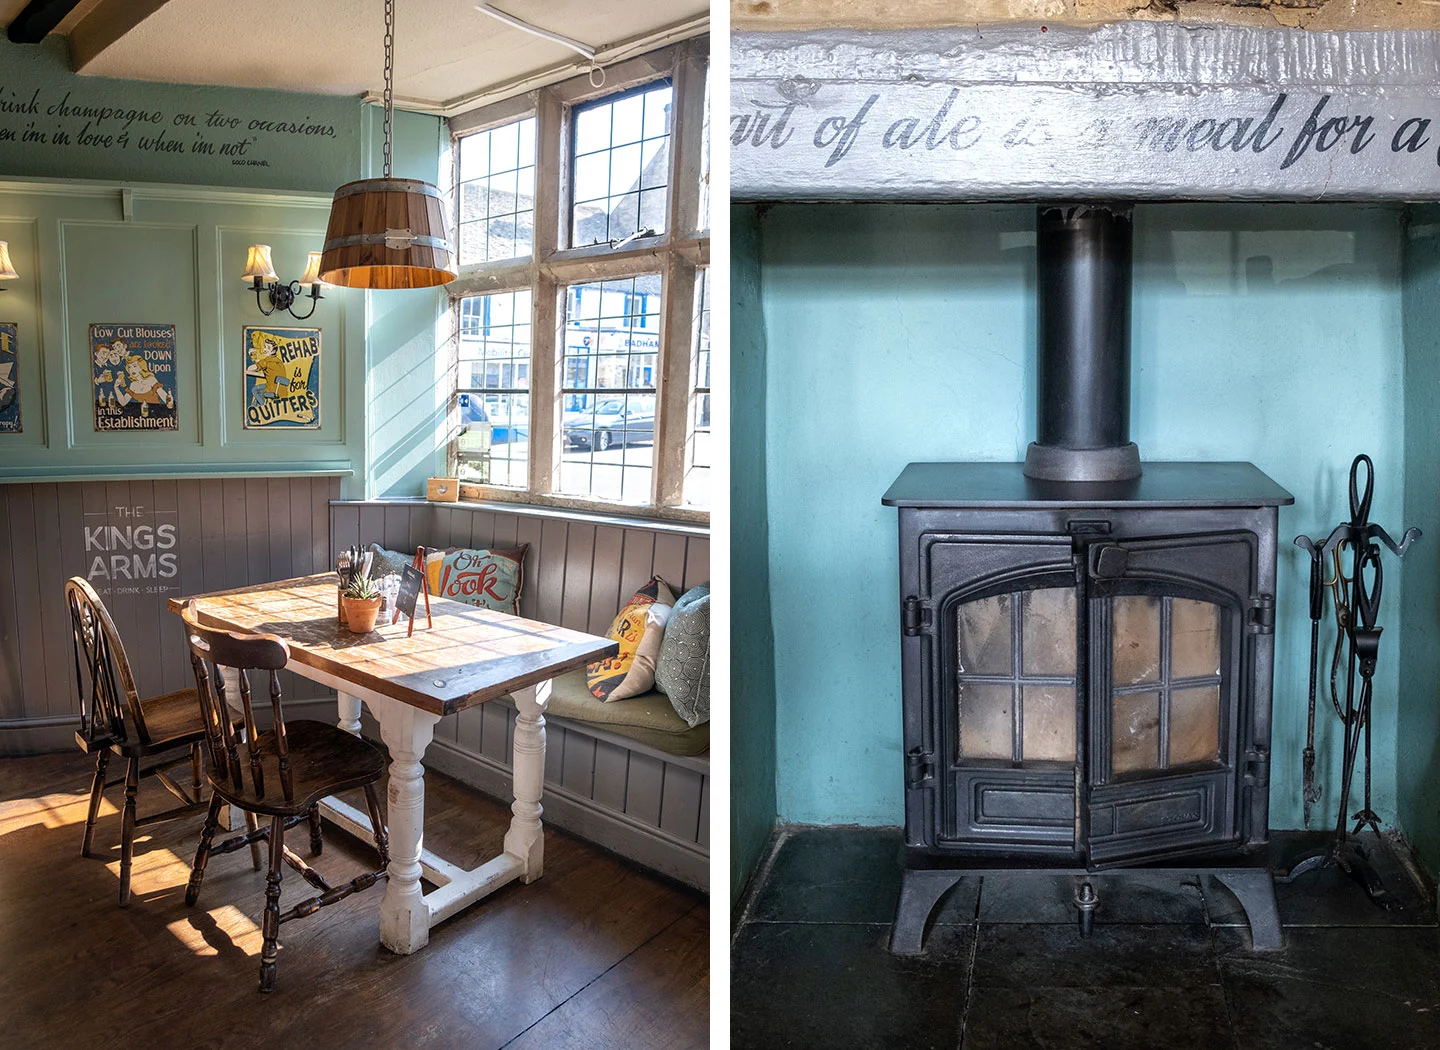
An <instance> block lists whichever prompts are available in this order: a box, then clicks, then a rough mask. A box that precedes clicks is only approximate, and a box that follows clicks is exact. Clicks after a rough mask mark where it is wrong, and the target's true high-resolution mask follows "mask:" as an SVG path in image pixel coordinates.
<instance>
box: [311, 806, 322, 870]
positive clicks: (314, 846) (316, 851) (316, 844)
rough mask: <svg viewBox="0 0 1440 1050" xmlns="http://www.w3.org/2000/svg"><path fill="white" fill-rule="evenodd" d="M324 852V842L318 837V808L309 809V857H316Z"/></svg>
mask: <svg viewBox="0 0 1440 1050" xmlns="http://www.w3.org/2000/svg"><path fill="white" fill-rule="evenodd" d="M324 850H325V840H324V839H323V838H321V837H320V806H319V805H318V804H317V805H314V806H311V807H310V856H312V857H318V856H320V854H321V853H322V852H324Z"/></svg>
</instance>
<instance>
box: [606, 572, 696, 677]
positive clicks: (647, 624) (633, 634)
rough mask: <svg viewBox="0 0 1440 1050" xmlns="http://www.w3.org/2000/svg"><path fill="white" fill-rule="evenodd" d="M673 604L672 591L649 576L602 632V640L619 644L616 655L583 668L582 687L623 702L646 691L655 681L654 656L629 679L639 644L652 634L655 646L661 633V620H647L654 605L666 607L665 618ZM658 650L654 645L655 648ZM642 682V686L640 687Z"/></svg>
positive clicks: (663, 629)
mask: <svg viewBox="0 0 1440 1050" xmlns="http://www.w3.org/2000/svg"><path fill="white" fill-rule="evenodd" d="M674 604H675V592H674V591H672V590H671V589H670V586H669V584H667V583H666V582H665V581H664V580H662V579H661V578H660V577H659V576H652V577H650V582H649V583H647V584H646V585H645V586H644V587H641V588H640V589H639V590H638V591H636V592H635V593H634V594H633V595H631V597H630V600H629V601H628V602H626V603H625V607H624V608H623V609H621V610H620V612H619V613H618V614H617V615H616V617H615V620H614V622H613V623H611V624H610V629H609V630H608V631H606V632H605V637H606V638H609V639H610V640H611V641H615V642H619V643H620V652H618V653H617V654H615V655H614V656H611V657H607V658H606V659H604V660H600V661H598V662H597V663H593V664H589V665H587V666H586V668H585V679H586V684H588V685H589V686H590V692H591V693H593V694H594V695H595V696H597V697H599V698H600V699H601V700H623V699H624V698H625V697H627V696H639V695H640V694H641V693H643V692H645V691H647V690H648V689H649V688H650V686H651V684H652V683H653V682H654V680H655V670H654V664H653V660H654V656H649V657H648V661H650V666H649V668H648V670H647V669H646V668H645V667H644V666H642V667H641V669H640V671H639V673H638V674H637V676H636V679H635V681H634V682H633V683H632V682H630V680H629V676H630V674H631V673H632V669H633V668H634V666H635V662H636V655H637V653H638V652H639V650H640V645H641V643H642V642H644V641H645V640H646V638H647V637H648V636H649V635H650V634H651V633H652V632H654V634H655V635H656V641H657V643H658V642H659V638H660V636H661V635H663V633H664V631H665V619H663V618H657V619H658V624H656V623H654V622H652V621H651V618H650V610H651V608H652V607H653V606H656V605H663V606H666V611H665V614H664V615H665V617H668V616H669V615H670V613H669V607H670V606H673V605H674ZM658 648H659V646H658V644H657V646H656V649H657V650H658ZM647 676H648V680H646V679H647ZM642 681H643V682H644V684H643V685H642V684H640V683H641V682H642ZM622 688H623V689H624V691H623V692H621V690H622Z"/></svg>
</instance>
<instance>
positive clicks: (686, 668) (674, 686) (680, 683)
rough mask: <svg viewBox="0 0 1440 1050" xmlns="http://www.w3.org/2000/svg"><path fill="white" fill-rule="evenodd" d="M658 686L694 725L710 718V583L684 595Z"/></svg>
mask: <svg viewBox="0 0 1440 1050" xmlns="http://www.w3.org/2000/svg"><path fill="white" fill-rule="evenodd" d="M655 688H656V689H658V690H659V691H660V692H662V693H664V694H665V695H666V696H668V697H669V698H670V703H672V704H674V705H675V713H676V714H678V715H679V716H680V717H681V718H683V719H685V721H686V723H687V724H688V725H690V726H697V725H699V724H700V723H701V722H707V721H709V719H710V585H709V584H708V583H702V584H700V585H699V586H698V587H692V588H690V590H688V591H686V592H685V593H684V594H682V595H681V596H680V600H679V601H678V602H676V603H675V610H674V612H672V613H671V614H670V622H669V623H668V624H666V626H665V640H664V641H662V642H661V643H660V658H659V659H658V660H657V661H656V662H655Z"/></svg>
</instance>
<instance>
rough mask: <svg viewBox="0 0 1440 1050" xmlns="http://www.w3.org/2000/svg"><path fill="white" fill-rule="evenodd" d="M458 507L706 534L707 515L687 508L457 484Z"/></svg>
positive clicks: (707, 513)
mask: <svg viewBox="0 0 1440 1050" xmlns="http://www.w3.org/2000/svg"><path fill="white" fill-rule="evenodd" d="M459 504H460V505H462V506H470V507H484V508H485V509H488V510H509V509H511V508H513V507H515V506H517V505H520V506H524V507H526V508H528V509H530V510H535V511H550V512H553V513H555V514H557V515H563V516H565V517H571V518H573V517H576V516H583V517H585V518H587V519H590V520H594V521H596V522H599V523H602V524H642V525H654V524H657V523H660V522H672V523H674V524H676V525H694V526H699V527H700V528H701V529H702V530H703V531H705V532H708V531H709V528H710V512H709V511H706V510H699V509H696V508H691V507H637V506H633V505H629V504H623V503H604V502H601V501H598V500H587V499H583V498H580V497H578V496H552V495H541V494H539V493H534V492H526V491H524V490H522V489H504V488H496V487H493V486H489V485H477V484H472V483H469V482H461V483H460V500H459Z"/></svg>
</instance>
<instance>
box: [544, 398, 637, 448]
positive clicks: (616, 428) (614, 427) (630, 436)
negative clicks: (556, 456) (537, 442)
mask: <svg viewBox="0 0 1440 1050" xmlns="http://www.w3.org/2000/svg"><path fill="white" fill-rule="evenodd" d="M562 425H563V427H564V430H565V444H567V445H574V446H575V447H577V448H593V449H595V450H596V451H598V452H604V451H605V450H606V449H608V448H611V447H613V446H615V445H625V444H636V443H639V444H650V443H652V442H654V440H655V399H654V397H647V396H640V397H631V398H630V399H629V404H628V405H627V404H626V399H625V398H623V397H611V398H605V399H604V400H603V401H599V402H597V403H596V404H595V406H594V407H593V408H582V409H579V410H577V411H574V412H566V413H565V417H564V420H563V424H562Z"/></svg>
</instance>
